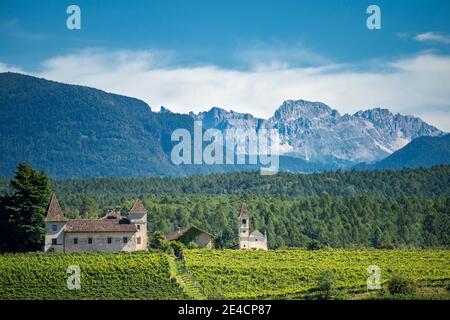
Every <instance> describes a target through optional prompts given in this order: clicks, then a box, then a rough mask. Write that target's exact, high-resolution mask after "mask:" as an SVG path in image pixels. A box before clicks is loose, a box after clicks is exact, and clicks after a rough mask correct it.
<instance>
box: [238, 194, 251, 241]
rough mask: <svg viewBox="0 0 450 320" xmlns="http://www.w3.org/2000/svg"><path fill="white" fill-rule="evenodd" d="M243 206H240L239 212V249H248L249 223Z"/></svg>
mask: <svg viewBox="0 0 450 320" xmlns="http://www.w3.org/2000/svg"><path fill="white" fill-rule="evenodd" d="M249 220H250V219H249V215H248V211H247V208H246V207H245V204H243V203H242V204H241V210H240V212H239V248H241V249H243V248H248V247H249V236H250V221H249Z"/></svg>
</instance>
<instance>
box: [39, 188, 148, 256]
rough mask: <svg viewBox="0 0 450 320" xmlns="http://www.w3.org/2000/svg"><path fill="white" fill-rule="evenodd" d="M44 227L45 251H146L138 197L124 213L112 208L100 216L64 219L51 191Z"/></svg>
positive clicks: (144, 222)
mask: <svg viewBox="0 0 450 320" xmlns="http://www.w3.org/2000/svg"><path fill="white" fill-rule="evenodd" d="M45 228H46V234H45V245H44V251H45V252H66V253H70V252H118V251H141V250H147V241H148V239H147V210H146V209H145V208H144V205H143V204H142V202H141V201H140V200H139V199H137V200H136V201H135V202H134V204H133V207H132V208H131V209H130V211H129V212H128V215H127V216H122V215H121V214H120V212H117V211H112V212H109V213H108V214H107V215H105V216H104V217H102V218H100V219H67V218H66V217H65V216H64V214H63V212H62V210H61V207H60V205H59V202H58V199H57V198H56V195H55V194H53V195H52V197H51V200H50V203H49V206H48V210H47V215H46V218H45Z"/></svg>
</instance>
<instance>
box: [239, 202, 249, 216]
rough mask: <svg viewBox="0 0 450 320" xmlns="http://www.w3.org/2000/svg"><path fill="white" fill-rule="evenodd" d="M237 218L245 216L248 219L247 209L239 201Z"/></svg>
mask: <svg viewBox="0 0 450 320" xmlns="http://www.w3.org/2000/svg"><path fill="white" fill-rule="evenodd" d="M239 218H247V219H248V211H247V208H246V207H245V204H244V203H241V211H240V213H239Z"/></svg>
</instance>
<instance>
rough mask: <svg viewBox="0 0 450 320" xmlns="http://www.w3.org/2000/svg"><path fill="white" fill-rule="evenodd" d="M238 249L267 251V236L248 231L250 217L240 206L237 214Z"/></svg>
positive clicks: (255, 231) (257, 231)
mask: <svg viewBox="0 0 450 320" xmlns="http://www.w3.org/2000/svg"><path fill="white" fill-rule="evenodd" d="M239 249H253V250H267V234H266V232H264V234H262V233H261V232H260V231H259V230H256V229H255V230H252V229H250V215H249V213H248V211H247V208H246V207H245V204H241V210H240V212H239Z"/></svg>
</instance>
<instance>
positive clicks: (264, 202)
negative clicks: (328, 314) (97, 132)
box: [0, 166, 450, 248]
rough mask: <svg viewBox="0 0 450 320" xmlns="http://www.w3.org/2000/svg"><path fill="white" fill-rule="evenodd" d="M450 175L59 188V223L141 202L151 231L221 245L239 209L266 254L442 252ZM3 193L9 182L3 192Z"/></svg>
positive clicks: (332, 175)
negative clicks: (205, 237) (190, 233)
mask: <svg viewBox="0 0 450 320" xmlns="http://www.w3.org/2000/svg"><path fill="white" fill-rule="evenodd" d="M449 179H450V166H436V167H432V168H429V169H422V168H419V169H404V170H384V171H334V172H325V173H317V174H290V173H279V174H277V175H275V176H261V175H259V173H257V172H248V173H233V174H215V175H208V176H195V177H188V178H178V179H168V178H143V179H122V178H120V179H118V178H117V179H115V178H103V179H87V180H55V181H53V190H54V191H55V192H56V193H57V195H58V198H59V200H60V203H61V205H62V207H63V210H64V213H65V214H66V215H67V216H68V217H71V218H76V217H81V218H95V217H98V216H101V215H103V214H104V213H105V212H106V211H107V210H109V209H115V208H116V206H118V207H119V208H121V209H122V211H123V212H126V211H127V210H128V209H129V208H130V207H131V205H132V202H133V199H134V198H136V197H141V198H142V199H143V201H144V205H145V206H146V208H147V209H148V210H149V223H148V225H149V231H150V232H154V231H158V230H160V231H163V232H168V231H172V230H174V229H175V228H177V227H183V226H185V225H188V224H194V225H197V226H199V227H201V228H203V229H205V230H208V231H210V232H212V233H213V234H214V235H215V236H216V238H217V243H218V244H219V245H223V246H227V245H231V244H233V242H234V241H236V239H237V215H238V211H239V205H240V203H242V202H244V203H246V205H247V207H248V209H249V212H250V214H251V219H252V220H251V224H252V227H253V228H258V229H261V230H263V231H267V233H268V237H269V246H270V247H271V248H277V247H281V246H306V245H307V244H308V243H309V242H310V241H311V240H313V239H314V240H318V241H320V242H321V243H323V244H327V245H330V246H333V247H383V246H385V247H391V246H399V247H443V246H445V247H448V246H449V245H450V189H449V186H450V183H449V182H450V181H449ZM0 185H1V189H2V190H3V192H7V190H8V187H7V182H6V181H4V182H2V183H1V184H0Z"/></svg>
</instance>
